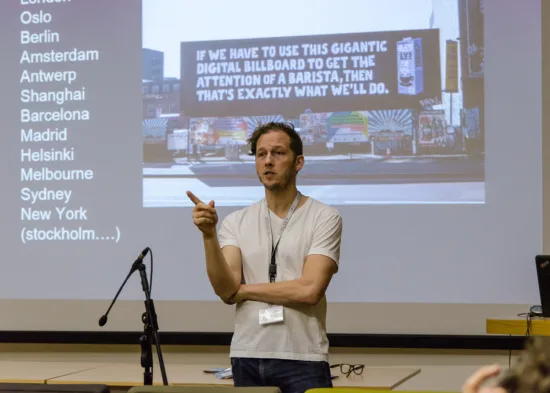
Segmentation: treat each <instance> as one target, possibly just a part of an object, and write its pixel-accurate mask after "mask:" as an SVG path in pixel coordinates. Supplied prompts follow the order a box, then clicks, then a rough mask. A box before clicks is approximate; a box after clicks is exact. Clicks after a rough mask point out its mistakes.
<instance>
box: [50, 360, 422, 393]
mask: <svg viewBox="0 0 550 393" xmlns="http://www.w3.org/2000/svg"><path fill="white" fill-rule="evenodd" d="M220 366H221V367H224V366H225V365H212V364H166V373H167V377H168V383H169V384H170V385H177V386H191V385H202V386H204V385H211V386H233V380H232V379H218V378H216V376H215V375H213V374H209V373H205V372H204V370H208V369H212V368H215V367H220ZM227 366H228V365H227ZM153 371H154V373H153V385H155V386H160V385H162V376H161V373H160V368H159V367H158V364H156V363H155V367H154V370H153ZM418 373H420V369H418V368H408V367H406V368H403V367H365V369H364V371H363V373H362V374H361V375H350V376H349V377H347V378H346V377H345V376H339V377H338V378H336V379H334V380H333V384H334V386H335V387H346V388H365V389H378V390H380V389H382V390H391V389H395V388H396V387H397V386H399V385H401V384H402V383H404V382H405V381H407V380H409V379H410V378H412V377H414V376H415V375H417V374H418ZM335 375H338V374H335ZM46 383H48V384H104V385H108V386H116V387H133V386H142V385H143V368H141V367H140V365H139V364H128V363H112V364H105V365H103V366H100V367H95V368H91V369H87V370H83V371H80V372H76V373H71V374H68V375H65V376H60V377H56V378H51V379H48V380H47V382H46Z"/></svg>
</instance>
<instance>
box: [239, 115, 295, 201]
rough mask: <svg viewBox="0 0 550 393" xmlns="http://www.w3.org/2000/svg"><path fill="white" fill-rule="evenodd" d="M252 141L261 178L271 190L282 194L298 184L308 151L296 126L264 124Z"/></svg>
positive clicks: (258, 128)
mask: <svg viewBox="0 0 550 393" xmlns="http://www.w3.org/2000/svg"><path fill="white" fill-rule="evenodd" d="M248 142H249V143H250V154H251V155H253V156H254V157H255V158H256V173H257V174H258V178H259V179H260V181H261V182H262V184H263V185H264V186H265V187H266V188H267V189H268V190H271V191H282V190H285V189H287V188H288V187H289V186H291V185H295V183H296V175H297V174H298V172H299V171H300V170H301V169H302V167H303V165H304V156H303V149H304V148H303V144H302V139H301V138H300V135H298V133H297V132H296V130H295V129H294V126H293V125H292V123H278V122H270V123H267V124H260V125H259V126H258V127H257V128H256V130H255V131H254V133H253V134H252V136H251V137H250V138H249V139H248Z"/></svg>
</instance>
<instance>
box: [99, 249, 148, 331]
mask: <svg viewBox="0 0 550 393" xmlns="http://www.w3.org/2000/svg"><path fill="white" fill-rule="evenodd" d="M149 251H151V249H150V248H149V247H145V248H144V249H143V251H142V252H141V254H139V256H138V257H137V258H136V260H135V261H134V263H133V264H132V268H131V269H130V272H129V273H128V275H127V276H126V279H125V280H124V282H123V283H122V285H121V286H120V288H119V289H118V292H117V293H116V295H115V298H114V299H113V301H112V302H111V304H110V305H109V308H108V309H107V312H106V313H105V314H103V315H102V316H101V318H99V326H105V324H106V323H107V316H108V315H109V312H111V308H113V306H114V304H115V302H116V300H117V298H118V295H120V292H122V288H124V286H125V285H126V283H127V282H128V279H129V278H130V276H131V275H132V274H134V272H135V271H136V270H138V269H139V266H140V265H141V264H142V263H143V259H144V258H145V257H146V256H147V254H148V253H149Z"/></svg>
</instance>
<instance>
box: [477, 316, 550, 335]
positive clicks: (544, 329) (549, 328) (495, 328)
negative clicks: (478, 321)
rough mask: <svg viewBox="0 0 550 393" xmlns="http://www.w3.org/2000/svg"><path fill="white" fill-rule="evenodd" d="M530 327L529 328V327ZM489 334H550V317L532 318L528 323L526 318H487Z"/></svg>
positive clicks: (487, 331)
mask: <svg viewBox="0 0 550 393" xmlns="http://www.w3.org/2000/svg"><path fill="white" fill-rule="evenodd" d="M528 328H529V329H528ZM485 331H486V333H487V334H501V335H513V336H526V335H527V334H528V333H529V335H532V336H550V319H543V318H539V317H536V318H532V319H531V321H530V322H529V326H528V324H527V319H526V318H521V317H518V318H514V319H487V320H486V321H485Z"/></svg>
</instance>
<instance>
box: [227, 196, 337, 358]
mask: <svg viewBox="0 0 550 393" xmlns="http://www.w3.org/2000/svg"><path fill="white" fill-rule="evenodd" d="M267 211H269V213H270V217H271V225H272V228H273V237H274V241H275V242H276V241H277V239H278V237H279V231H280V227H281V225H282V223H283V219H281V218H280V217H278V216H277V215H276V214H274V213H273V212H271V211H270V210H269V209H268V208H267V204H266V203H265V200H261V201H259V202H256V203H255V204H253V205H251V206H249V207H246V208H244V209H241V210H238V211H235V212H233V213H231V214H229V215H228V216H227V217H226V218H225V219H224V220H223V222H222V225H221V228H220V231H219V242H220V246H221V247H222V248H223V247H224V246H227V245H232V246H236V247H239V248H240V250H241V254H242V265H243V281H244V283H246V284H257V283H268V282H269V271H268V270H269V263H270V258H271V240H270V236H269V229H268V227H267V221H266V212H267ZM341 234H342V218H341V216H340V214H339V213H338V211H337V210H336V209H335V208H333V207H331V206H328V205H326V204H324V203H322V202H319V201H317V200H315V199H312V198H308V199H307V200H306V202H305V203H304V204H303V205H302V206H301V207H299V208H298V209H296V211H295V212H294V214H293V215H292V217H291V219H290V221H289V222H288V224H287V226H286V229H285V230H284V232H283V235H282V237H281V240H280V242H279V246H278V248H277V254H276V261H277V277H276V281H289V280H295V279H299V278H300V277H301V276H302V271H303V267H304V263H305V261H306V258H307V256H308V255H311V254H322V255H326V256H328V257H330V258H332V259H333V260H334V261H335V263H336V265H337V266H338V264H339V262H340V242H341ZM266 307H267V305H266V304H265V303H261V302H253V301H245V302H243V303H241V304H238V305H237V307H236V312H235V332H234V334H233V339H232V342H231V351H230V356H231V357H251V358H278V359H293V360H312V361H328V347H329V343H328V340H327V336H326V309H327V302H326V298H325V297H324V296H323V298H322V299H321V301H320V302H319V303H317V304H316V305H314V306H312V305H303V306H299V307H286V306H285V307H284V321H283V322H281V323H275V324H269V325H260V323H259V311H260V310H261V309H264V308H266Z"/></svg>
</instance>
